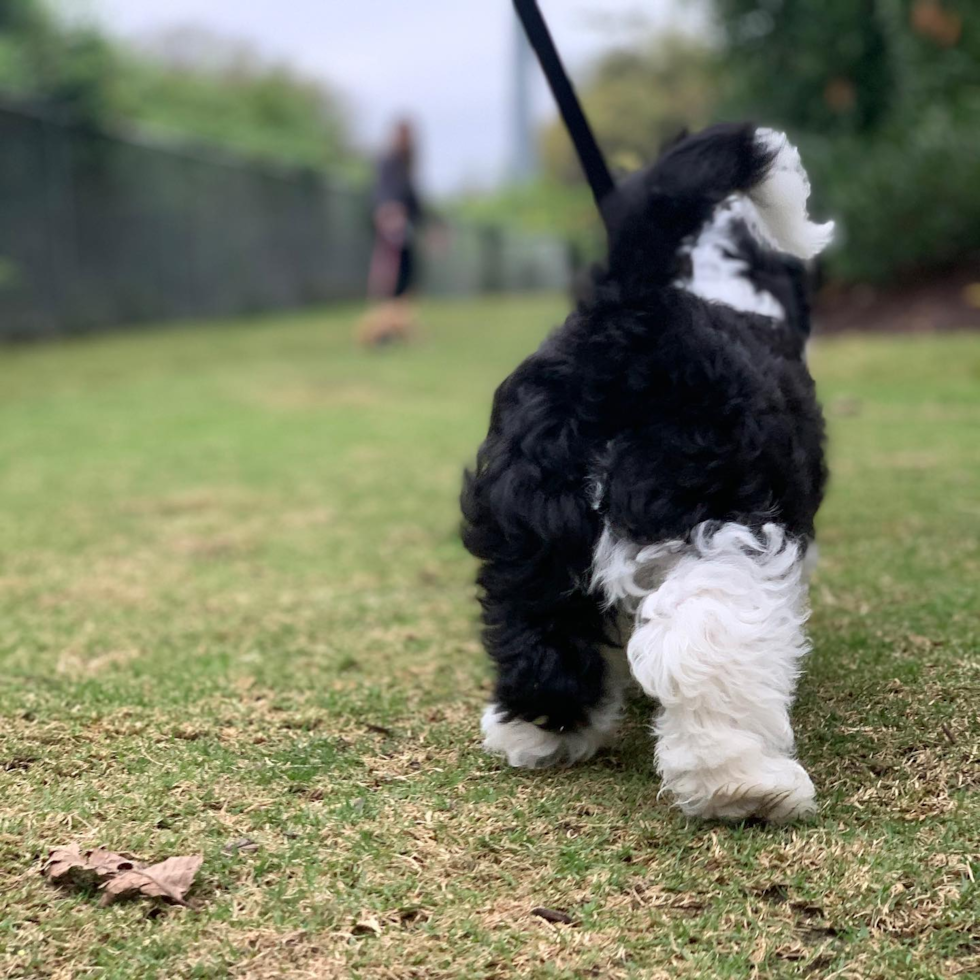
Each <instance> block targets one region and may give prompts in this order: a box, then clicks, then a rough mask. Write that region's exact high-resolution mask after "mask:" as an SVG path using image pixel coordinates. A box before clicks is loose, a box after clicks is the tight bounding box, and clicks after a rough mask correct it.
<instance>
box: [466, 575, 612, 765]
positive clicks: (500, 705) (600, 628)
mask: <svg viewBox="0 0 980 980" xmlns="http://www.w3.org/2000/svg"><path fill="white" fill-rule="evenodd" d="M559 581H560V580H557V579H556V578H554V577H551V576H548V575H545V576H543V577H542V578H541V579H540V580H539V583H538V585H537V595H535V596H533V597H531V596H527V595H525V596H518V595H514V594H507V592H506V591H500V592H495V591H494V590H492V589H491V590H489V591H487V592H486V593H485V595H484V602H483V605H484V622H485V624H486V625H485V630H484V642H485V645H486V648H487V652H488V653H489V655H490V657H491V658H492V659H493V661H494V662H495V664H496V667H497V682H496V687H495V692H494V701H493V703H492V704H491V705H490V706H489V707H488V709H487V711H486V713H485V714H484V718H483V731H484V735H485V736H486V747H487V749H488V750H490V751H492V752H497V753H500V754H503V755H505V756H506V757H507V759H508V761H509V762H510V763H511V765H515V766H528V767H540V766H547V765H554V764H568V763H572V762H576V761H578V760H580V759H584V758H587V757H589V756H591V755H592V754H593V753H594V752H595V751H596V749H598V748H600V747H601V746H602V745H603V744H605V743H606V742H607V741H608V739H609V737H610V736H611V735H612V733H613V731H614V729H615V727H616V723H617V721H618V717H619V706H620V694H621V690H622V686H623V679H624V678H625V669H624V670H623V671H622V672H620V671H619V670H618V669H617V667H618V663H617V659H618V660H619V661H622V655H621V651H617V653H619V654H620V656H619V657H618V658H616V655H615V653H613V652H612V651H611V650H609V649H607V647H606V640H605V638H604V627H605V626H606V625H607V624H606V623H605V621H604V616H603V613H602V610H601V608H600V607H599V605H598V603H597V602H596V600H595V598H593V597H592V596H589V595H586V594H585V593H584V592H583V591H581V590H580V589H579V588H577V587H575V586H574V585H572V584H571V583H569V582H567V581H566V583H565V584H566V585H568V586H569V591H567V592H564V593H559V591H558V588H557V587H558V583H559ZM531 588H532V589H533V588H534V586H531ZM545 590H548V591H550V593H551V594H550V596H548V597H545V596H544V595H543V594H542V592H544V591H545Z"/></svg>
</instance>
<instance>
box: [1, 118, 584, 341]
mask: <svg viewBox="0 0 980 980" xmlns="http://www.w3.org/2000/svg"><path fill="white" fill-rule="evenodd" d="M448 234H449V236H450V245H449V247H448V248H447V249H445V252H444V254H441V255H439V256H432V257H430V259H429V260H428V261H426V257H425V256H423V270H424V272H423V282H424V285H425V288H426V289H428V290H429V291H431V292H435V293H453V294H458V295H470V294H476V293H482V292H493V291H515V290H534V289H564V288H566V287H567V286H568V283H569V279H570V267H569V252H568V248H567V245H566V243H564V242H562V241H560V240H558V239H555V238H549V237H547V236H532V235H523V234H519V233H513V232H505V231H502V230H499V229H491V228H475V227H467V226H450V227H449V229H448ZM370 249H371V240H370V222H369V206H368V199H367V194H366V192H364V191H361V190H357V189H353V188H351V187H349V186H346V185H345V184H343V183H341V182H339V181H337V180H334V179H332V178H331V177H330V175H328V174H324V173H321V172H317V171H312V170H308V169H307V170H304V169H297V168H291V167H285V166H283V167H275V166H270V165H267V164H263V165H258V164H255V163H253V162H251V161H246V160H242V159H239V158H236V157H234V156H232V155H230V154H224V153H222V152H221V151H218V150H208V151H204V150H200V149H198V150H194V151H191V150H188V149H186V148H183V147H176V146H172V145H167V144H161V143H151V142H147V141H145V140H142V139H138V138H130V137H124V136H119V135H108V134H106V133H102V132H95V131H92V130H87V129H83V128H80V127H78V126H75V125H72V124H70V123H68V122H65V121H63V120H59V119H57V118H55V117H53V116H51V115H49V114H46V113H44V112H38V111H35V110H32V109H25V108H24V107H22V106H14V105H5V104H0V337H2V338H6V339H21V338H32V337H43V336H49V335H57V334H66V333H79V332H84V331H88V330H93V329H97V328H99V327H104V326H110V325H117V324H136V323H139V322H145V321H149V320H169V319H177V318H186V317H204V316H234V315H241V314H246V313H253V312H259V311H268V310H279V309H291V308H297V307H302V306H308V305H312V304H317V303H325V302H330V301H333V300H341V299H354V298H358V297H361V296H363V295H364V290H365V282H366V277H367V270H368V264H369V257H370Z"/></svg>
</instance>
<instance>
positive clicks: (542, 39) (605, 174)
mask: <svg viewBox="0 0 980 980" xmlns="http://www.w3.org/2000/svg"><path fill="white" fill-rule="evenodd" d="M514 7H515V9H516V10H517V16H518V17H520V19H521V24H522V25H523V26H524V33H525V34H526V35H527V39H528V41H529V42H530V43H531V47H532V48H533V49H534V53H535V54H536V55H537V58H538V61H539V62H540V64H541V69H542V71H543V72H544V74H545V78H547V79H548V85H549V86H550V87H551V94H552V95H553V96H554V97H555V102H557V103H558V111H559V112H560V113H561V117H562V119H563V120H564V123H565V128H566V129H567V130H568V135H569V136H571V138H572V143H573V144H574V146H575V152H576V153H577V154H578V159H579V163H581V164H582V170H583V171H585V179H586V180H587V181H588V182H589V187H590V188H591V189H592V196H593V197H594V198H595V203H596V206H597V207H598V208H599V211H600V213H601V212H602V204H603V201H604V200H605V199H606V197H608V196H609V194H610V193H612V191H613V190H614V188H615V186H616V185H615V183H614V182H613V179H612V175H611V174H610V173H609V168H608V167H607V166H606V161H605V158H604V157H603V155H602V150H600V149H599V144H598V143H596V140H595V136H594V135H593V133H592V127H591V126H589V121H588V119H586V118H585V113H584V112H582V106H581V105H580V104H579V101H578V97H577V96H576V95H575V89H573V88H572V83H571V82H570V81H569V80H568V75H567V74H566V73H565V68H564V66H563V65H562V63H561V58H560V57H559V56H558V51H557V50H556V49H555V43H554V41H553V40H552V39H551V34H550V32H549V31H548V25H547V24H546V23H545V22H544V18H543V17H542V16H541V11H540V10H539V9H538V4H537V0H514Z"/></svg>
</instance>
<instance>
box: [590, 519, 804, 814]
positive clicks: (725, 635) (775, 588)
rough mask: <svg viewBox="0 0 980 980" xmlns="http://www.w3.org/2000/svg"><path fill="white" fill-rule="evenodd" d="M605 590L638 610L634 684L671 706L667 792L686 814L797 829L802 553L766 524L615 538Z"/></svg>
mask: <svg viewBox="0 0 980 980" xmlns="http://www.w3.org/2000/svg"><path fill="white" fill-rule="evenodd" d="M593 584H594V587H596V588H599V589H601V590H602V591H603V592H604V593H605V595H606V598H607V600H608V601H610V602H617V603H626V604H628V605H629V606H630V607H631V608H633V609H635V615H636V628H635V630H634V632H633V636H632V637H631V639H630V641H629V644H628V646H627V655H628V658H629V663H630V667H631V669H632V672H633V676H634V677H635V678H636V680H637V681H638V682H639V684H640V686H641V687H642V688H643V690H644V691H645V692H646V693H647V694H648V695H650V697H652V698H655V699H656V700H657V701H658V702H659V703H660V705H661V711H660V713H659V715H658V717H657V721H656V723H655V726H654V731H655V733H656V735H657V738H658V744H657V753H656V755H657V767H658V769H659V771H660V774H661V776H662V777H663V789H664V790H665V791H667V792H670V793H671V794H672V795H673V796H674V797H675V798H676V800H677V805H678V806H679V807H680V808H681V809H682V810H683V811H684V812H685V813H687V814H691V815H696V816H701V817H711V818H718V819H742V818H744V817H747V816H750V815H755V816H760V817H764V818H766V819H769V820H789V819H793V818H795V817H799V816H802V815H804V814H806V813H809V812H811V811H812V809H813V785H812V783H811V782H810V779H809V777H808V776H807V775H806V772H805V771H804V770H803V769H802V767H801V766H800V765H799V763H797V762H796V761H795V759H794V758H793V745H794V740H793V731H792V727H791V726H790V720H789V709H790V706H791V704H792V701H793V694H794V690H795V686H796V679H797V675H798V673H799V667H800V662H801V660H802V659H803V657H804V656H805V655H806V653H807V650H808V645H807V641H806V636H805V634H804V632H803V626H804V624H805V622H806V618H807V609H806V585H805V582H804V580H803V562H802V559H801V556H800V548H799V546H798V545H797V544H796V543H795V542H793V541H791V540H789V539H787V537H786V535H785V532H784V530H783V529H782V528H781V527H779V526H777V525H775V524H767V525H765V526H764V527H763V529H762V531H761V533H760V534H756V533H754V532H753V531H752V530H750V529H749V528H747V527H744V526H742V525H739V524H724V525H722V526H721V527H720V528H719V527H718V526H717V525H706V524H702V525H700V526H699V527H698V528H696V529H695V531H694V533H693V535H692V539H691V542H690V543H689V544H688V543H685V542H682V541H668V542H663V543H660V544H656V545H651V546H647V547H639V546H637V545H634V544H631V543H630V542H628V541H624V540H623V539H621V538H617V537H616V535H615V534H614V533H613V532H612V531H611V530H609V529H608V528H607V529H606V531H605V532H604V533H603V535H602V539H601V540H600V542H599V544H598V545H597V547H596V553H595V567H594V574H593Z"/></svg>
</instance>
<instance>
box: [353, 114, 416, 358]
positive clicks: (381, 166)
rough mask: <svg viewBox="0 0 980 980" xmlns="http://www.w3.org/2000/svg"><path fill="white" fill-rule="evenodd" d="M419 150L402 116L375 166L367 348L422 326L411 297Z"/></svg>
mask: <svg viewBox="0 0 980 980" xmlns="http://www.w3.org/2000/svg"><path fill="white" fill-rule="evenodd" d="M415 148H416V140H415V134H414V131H413V129H412V124H411V123H410V122H409V121H408V120H406V119H401V120H399V121H398V122H397V123H396V124H395V127H394V130H393V132H392V138H391V142H390V145H389V148H388V150H387V151H386V152H385V153H384V154H383V155H382V156H381V157H380V159H379V160H378V163H377V168H376V170H375V177H374V189H373V191H372V195H371V206H372V219H373V227H374V249H373V251H372V254H371V268H370V272H369V274H368V300H369V302H370V303H371V304H372V305H371V308H370V309H369V310H368V311H367V313H366V314H365V315H364V317H363V318H362V319H361V321H360V323H359V324H358V340H359V342H360V343H362V344H364V345H366V346H378V345H380V344H385V343H388V342H390V341H393V340H408V339H410V338H411V337H412V335H413V334H414V333H415V330H416V321H415V314H414V310H413V308H412V305H411V300H410V297H411V293H412V287H413V286H414V283H415V278H416V266H417V262H416V247H417V244H418V237H419V226H420V224H421V221H422V218H423V208H422V204H421V201H420V198H419V194H418V191H417V189H416V186H415Z"/></svg>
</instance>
